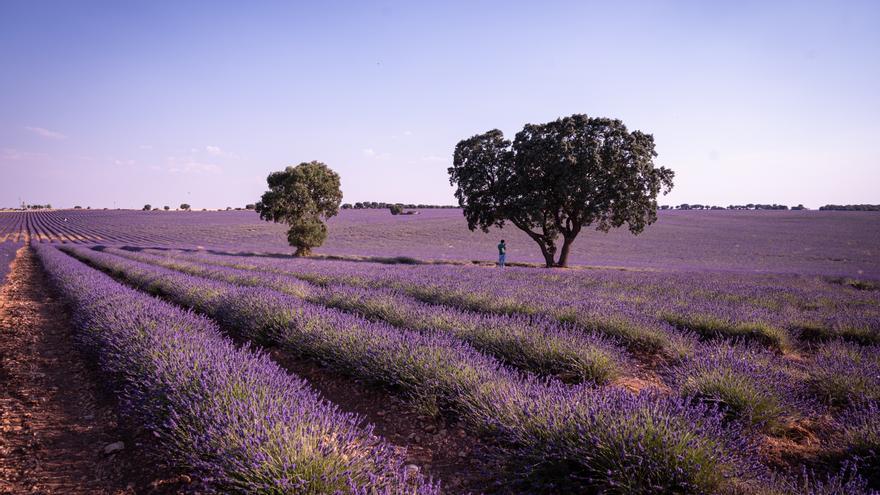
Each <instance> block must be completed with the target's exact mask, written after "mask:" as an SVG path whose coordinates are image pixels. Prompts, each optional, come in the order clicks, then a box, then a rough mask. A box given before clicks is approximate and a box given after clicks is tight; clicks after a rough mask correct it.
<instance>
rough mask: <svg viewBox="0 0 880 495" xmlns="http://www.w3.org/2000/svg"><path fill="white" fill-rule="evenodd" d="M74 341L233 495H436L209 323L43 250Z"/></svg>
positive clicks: (173, 448) (210, 482)
mask: <svg viewBox="0 0 880 495" xmlns="http://www.w3.org/2000/svg"><path fill="white" fill-rule="evenodd" d="M36 249H37V253H38V256H39V257H40V259H41V261H42V263H43V265H44V267H45V268H46V270H47V272H48V273H49V275H50V279H51V281H52V283H53V284H54V285H55V287H56V288H57V290H58V291H59V292H60V293H61V295H62V296H63V297H64V298H65V299H66V300H67V302H68V303H69V304H70V306H71V307H72V309H73V321H74V324H75V326H76V328H77V330H78V335H77V341H78V342H79V343H80V344H81V346H82V348H83V349H84V350H85V351H86V352H87V353H88V354H89V355H91V356H93V357H94V358H95V360H96V361H97V363H98V365H99V367H100V369H101V370H102V371H103V372H104V373H105V374H106V376H107V377H108V378H110V379H111V380H112V382H113V384H114V387H115V388H116V389H117V390H118V391H119V398H120V402H121V406H122V408H123V410H124V411H125V412H127V413H128V415H129V416H130V417H132V418H134V419H136V420H139V421H143V423H144V426H145V427H147V428H148V429H150V430H152V431H153V433H154V434H155V435H156V437H157V438H158V443H159V444H160V447H161V448H162V449H163V450H164V453H165V454H166V455H168V456H170V458H171V459H173V460H174V461H176V462H178V463H180V464H181V465H182V466H184V467H186V468H188V469H190V470H192V471H193V472H194V473H195V474H197V475H198V479H200V480H201V481H202V482H203V483H204V485H205V488H206V489H210V490H216V491H220V492H237V493H312V494H319V493H364V494H366V493H370V494H377V493H387V494H392V493H393V494H399V493H412V494H416V493H420V494H429V493H437V492H438V488H437V487H436V486H434V485H432V484H430V483H427V482H425V481H424V480H422V479H421V478H419V477H412V476H409V477H408V476H407V471H406V470H405V469H404V467H403V464H402V458H401V457H400V456H399V455H398V454H395V453H394V451H393V450H392V449H391V448H390V447H389V446H388V445H386V444H384V443H383V442H382V441H380V440H379V439H377V438H376V437H375V436H374V435H373V433H372V429H371V427H364V426H361V424H360V420H359V419H358V418H357V417H355V416H353V415H350V414H344V413H341V412H339V411H337V409H336V408H335V406H333V405H331V404H328V403H327V402H325V401H323V400H322V399H320V398H319V397H318V396H317V394H316V393H315V392H314V391H313V390H312V389H311V388H310V387H309V386H308V384H307V383H306V382H304V381H303V380H301V379H299V378H296V377H294V376H291V375H289V374H287V373H285V372H284V371H282V370H281V369H280V368H279V367H278V366H277V365H275V364H274V363H273V362H272V361H271V360H270V359H269V358H268V357H266V356H265V355H262V354H260V353H257V352H254V351H251V350H248V349H247V348H238V347H236V346H234V345H233V344H232V343H231V341H229V340H228V339H226V338H225V337H223V336H221V335H220V333H219V332H218V330H217V327H216V326H215V324H214V323H212V322H211V321H209V320H207V319H205V318H203V317H200V316H197V315H195V314H193V313H191V312H187V311H184V310H181V309H179V308H177V307H174V306H171V305H169V304H167V303H164V302H162V301H159V300H157V299H155V298H153V297H150V296H148V295H146V294H143V293H141V292H137V291H134V290H132V289H129V288H126V287H124V286H122V285H120V284H119V283H117V282H114V281H113V280H112V279H110V278H109V277H108V276H106V275H104V274H102V273H99V272H97V271H95V270H94V269H92V268H89V267H87V266H86V265H84V264H82V263H80V262H79V261H76V260H75V259H73V258H71V257H69V256H67V255H65V254H62V253H61V252H59V251H58V250H56V249H55V248H53V247H48V246H37V247H36Z"/></svg>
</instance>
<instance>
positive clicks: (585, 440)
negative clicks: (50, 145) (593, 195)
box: [0, 210, 880, 494]
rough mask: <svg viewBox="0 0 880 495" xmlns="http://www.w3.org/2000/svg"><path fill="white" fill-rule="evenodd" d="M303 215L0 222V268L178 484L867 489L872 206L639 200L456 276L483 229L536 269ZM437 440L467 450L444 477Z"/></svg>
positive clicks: (877, 361) (430, 233) (406, 223)
mask: <svg viewBox="0 0 880 495" xmlns="http://www.w3.org/2000/svg"><path fill="white" fill-rule="evenodd" d="M329 228H330V236H329V238H328V241H327V242H326V244H325V245H324V246H323V247H321V248H320V249H318V250H317V255H318V256H316V257H313V258H293V257H292V256H290V254H289V253H290V249H289V247H288V246H287V245H286V243H285V242H284V241H285V237H284V234H283V229H282V228H281V227H277V226H275V225H273V224H268V223H263V222H260V221H259V220H258V218H257V216H256V214H254V213H252V212H235V211H231V212H133V211H115V210H107V211H103V210H102V211H84V210H77V211H73V210H69V211H51V212H30V213H22V212H16V213H0V240H2V241H5V242H0V257H3V256H6V257H5V258H2V260H3V263H4V267H3V268H5V267H6V265H7V264H8V261H9V259H10V258H9V256H10V255H11V256H14V255H15V252H16V250H17V249H18V248H20V247H21V246H23V245H25V244H24V243H26V242H29V243H30V245H31V246H33V248H34V249H35V253H36V255H37V257H38V258H39V260H40V261H41V263H42V266H43V267H44V269H45V271H46V272H47V273H48V277H49V283H50V285H51V286H52V287H53V290H54V291H55V292H56V293H57V294H58V295H59V296H60V297H61V298H62V299H63V300H64V301H65V302H66V304H67V305H68V307H69V309H70V311H71V320H70V321H71V324H72V325H74V327H75V331H76V333H77V335H78V338H77V342H78V343H79V344H78V345H79V346H81V348H82V350H83V352H85V353H86V355H88V356H91V358H92V359H93V360H94V362H95V363H97V366H98V368H99V370H100V372H101V373H102V376H105V377H106V378H107V379H108V380H109V382H110V383H113V390H114V391H115V392H114V393H116V394H119V397H120V407H121V408H122V410H123V411H124V412H125V414H126V415H127V417H130V418H134V420H135V421H137V422H139V423H140V424H141V425H142V427H143V428H145V429H147V430H149V431H151V432H153V433H154V436H155V438H156V439H157V441H156V445H155V446H154V449H155V450H156V451H158V452H160V453H161V455H164V456H166V457H167V458H168V459H171V460H172V461H173V463H174V464H175V465H177V466H180V467H181V468H183V469H184V470H186V471H187V472H189V473H191V474H192V476H193V477H194V479H196V480H198V482H197V483H196V485H197V489H199V490H209V491H220V492H239V493H371V494H372V493H388V494H390V493H413V494H415V493H477V492H486V493H620V494H624V493H693V494H698V493H699V494H702V493H720V494H800V493H813V494H844V493H874V491H875V490H877V489H880V469H878V466H880V409H878V408H880V406H878V404H880V248H878V246H880V215H877V214H874V213H870V212H812V211H805V212H787V211H785V212H756V211H752V212H728V211H722V212H709V211H696V212H684V211H682V212H677V211H675V212H661V213H660V219H659V221H658V222H657V224H656V225H655V226H653V227H652V228H651V229H649V230H648V231H646V232H645V234H644V235H642V236H639V237H633V236H630V235H628V234H626V233H623V232H616V233H612V234H608V235H605V234H598V233H589V234H585V235H583V236H582V237H581V238H579V239H578V242H577V244H575V250H574V253H573V260H572V261H573V263H574V264H579V265H585V266H588V267H589V268H590V269H583V268H584V267H583V266H581V267H575V268H573V269H552V270H548V269H543V268H534V267H528V266H514V267H509V268H506V269H504V270H500V269H497V268H494V267H491V266H488V263H480V264H474V263H471V261H480V262H488V261H490V260H491V257H492V254H493V249H494V244H495V243H496V242H497V238H498V237H499V236H501V235H503V236H504V237H505V238H506V239H507V240H508V244H509V245H510V248H509V251H508V259H509V260H511V261H519V262H525V263H531V262H538V261H540V255H539V253H538V252H537V249H536V248H534V247H533V245H532V244H531V242H530V241H529V240H528V239H524V238H523V236H522V235H519V234H517V233H515V232H514V231H512V230H505V231H504V232H501V233H499V232H492V233H490V234H482V233H471V232H469V231H468V230H467V229H466V226H465V222H464V221H463V219H462V218H461V213H460V211H459V210H423V211H421V212H420V214H419V215H412V216H404V217H392V216H391V215H389V214H388V213H387V211H384V210H383V211H378V210H377V211H343V212H342V213H341V214H340V215H339V216H338V217H337V218H334V219H332V220H331V221H330V223H329ZM395 260H396V261H399V262H398V263H393V261H395ZM379 261H381V262H379ZM438 261H446V262H445V263H438ZM429 262H430V263H429ZM0 273H3V272H2V271H0ZM297 363H299V364H297ZM302 363H308V365H309V366H312V367H314V368H315V369H316V370H318V371H315V373H318V374H322V375H321V376H324V375H327V376H332V377H334V378H333V379H334V380H337V381H339V382H340V383H342V384H343V385H344V386H346V387H350V388H348V389H346V390H349V391H355V392H358V391H360V390H369V391H370V392H369V393H371V394H376V395H377V396H378V397H379V398H380V399H379V402H380V403H381V402H387V401H395V403H399V404H400V408H401V410H403V411H413V412H414V413H413V414H417V415H418V418H420V419H419V420H418V424H416V425H415V429H412V428H413V425H411V424H409V423H410V422H409V421H402V420H400V419H394V418H389V416H393V415H389V414H388V413H387V412H386V411H385V410H384V409H382V410H381V411H380V412H381V414H379V413H377V412H376V410H377V408H375V407H373V406H372V405H370V407H367V406H368V405H367V404H365V403H364V402H359V403H353V402H351V400H350V398H349V397H345V396H343V395H341V394H339V393H338V392H337V393H336V394H335V395H334V393H333V392H332V390H324V391H322V390H318V389H317V388H316V387H317V385H318V384H317V382H315V383H311V382H310V378H309V377H311V376H317V375H311V374H310V375H309V377H306V376H301V374H302V373H301V371H302V370H304V369H306V368H304V367H303V366H305V365H304V364H302ZM309 369H311V368H309ZM353 393H354V392H353ZM358 393H359V392H358ZM339 404H343V405H344V406H340V405H339ZM379 409H381V408H379ZM403 423H407V424H403ZM389 424H390V425H392V426H394V427H395V428H398V429H397V430H394V431H395V432H397V431H400V429H403V428H410V429H409V430H406V431H407V432H410V431H412V433H409V434H405V435H402V434H398V433H395V432H392V430H391V429H390V426H389ZM426 425H427V426H426ZM386 432H387V433H386ZM451 432H459V433H456V434H454V435H453V434H452V433H451ZM449 436H453V437H457V438H458V439H457V440H456V441H457V442H459V443H457V444H456V445H463V444H466V445H479V446H480V447H479V448H474V449H472V450H467V451H464V450H462V452H459V453H458V454H456V453H455V452H453V453H452V456H451V457H454V458H455V462H454V463H452V461H447V460H445V459H446V457H444V456H446V455H447V454H448V453H445V452H443V448H442V447H440V445H448V444H444V443H442V442H445V441H447V440H448V437H449ZM417 454H418V455H417Z"/></svg>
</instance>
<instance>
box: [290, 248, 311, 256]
mask: <svg viewBox="0 0 880 495" xmlns="http://www.w3.org/2000/svg"><path fill="white" fill-rule="evenodd" d="M293 255H294V256H297V257H299V256H311V255H312V250H311V248H307V247H298V248H296V252H294V253H293Z"/></svg>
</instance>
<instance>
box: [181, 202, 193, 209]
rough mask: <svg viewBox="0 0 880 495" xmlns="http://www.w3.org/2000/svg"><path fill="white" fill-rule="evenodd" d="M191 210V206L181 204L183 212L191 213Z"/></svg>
mask: <svg viewBox="0 0 880 495" xmlns="http://www.w3.org/2000/svg"><path fill="white" fill-rule="evenodd" d="M190 208H191V206H190V205H188V204H186V203H181V204H180V209H181V210H183V211H189V209H190Z"/></svg>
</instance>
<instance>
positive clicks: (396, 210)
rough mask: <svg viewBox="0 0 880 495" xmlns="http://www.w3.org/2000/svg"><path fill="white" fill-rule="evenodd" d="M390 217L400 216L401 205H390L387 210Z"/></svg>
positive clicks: (401, 211)
mask: <svg viewBox="0 0 880 495" xmlns="http://www.w3.org/2000/svg"><path fill="white" fill-rule="evenodd" d="M388 209H389V210H391V214H392V215H400V214H401V213H403V205H391V206H390V207H389V208H388Z"/></svg>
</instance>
